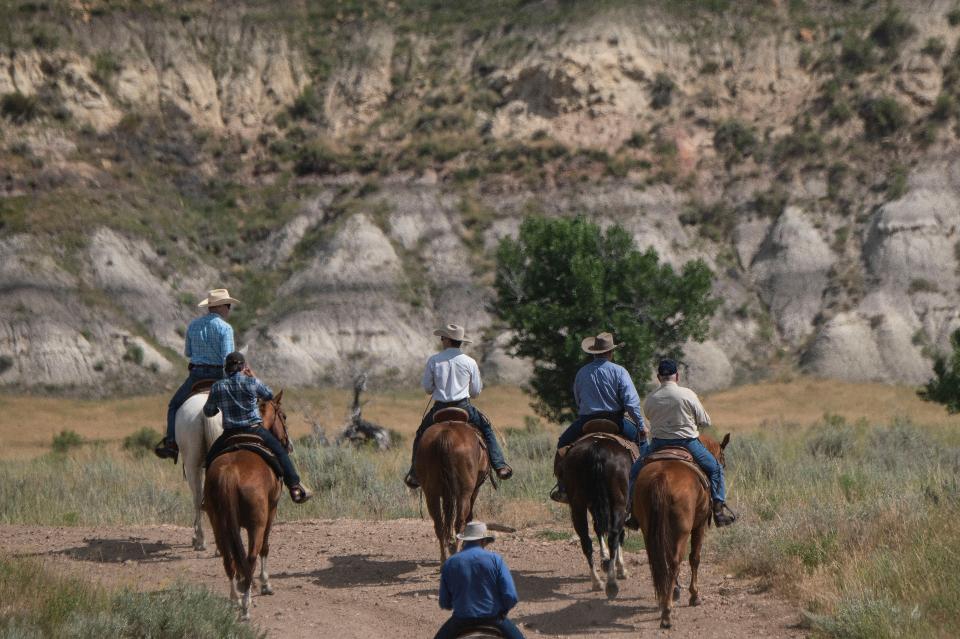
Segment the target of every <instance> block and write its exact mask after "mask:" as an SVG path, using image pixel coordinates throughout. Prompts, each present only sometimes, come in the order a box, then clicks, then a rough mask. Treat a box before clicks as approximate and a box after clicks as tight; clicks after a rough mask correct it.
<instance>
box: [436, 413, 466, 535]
mask: <svg viewBox="0 0 960 639" xmlns="http://www.w3.org/2000/svg"><path fill="white" fill-rule="evenodd" d="M453 439H454V438H453V433H452V432H450V431H445V432H443V433H440V436H439V437H438V438H437V440H436V441H437V446H438V448H439V455H438V456H437V461H439V462H440V480H441V488H440V497H441V503H440V530H441V531H443V542H444V543H450V539H451V538H452V537H453V533H454V530H453V528H454V522H455V521H456V517H457V512H458V509H459V501H460V477H459V474H458V473H457V469H456V468H454V465H453V459H454V455H453V448H454V441H453Z"/></svg>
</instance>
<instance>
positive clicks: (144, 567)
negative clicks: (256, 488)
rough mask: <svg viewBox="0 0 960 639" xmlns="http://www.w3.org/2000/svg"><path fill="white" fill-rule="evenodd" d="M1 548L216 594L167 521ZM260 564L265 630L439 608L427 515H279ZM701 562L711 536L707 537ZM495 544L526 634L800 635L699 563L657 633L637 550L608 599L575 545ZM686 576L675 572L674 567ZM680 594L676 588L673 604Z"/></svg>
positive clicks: (141, 582) (195, 555)
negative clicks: (378, 518)
mask: <svg viewBox="0 0 960 639" xmlns="http://www.w3.org/2000/svg"><path fill="white" fill-rule="evenodd" d="M0 531H2V535H3V539H4V550H5V552H7V553H10V554H15V555H32V556H38V557H41V558H44V559H46V560H48V561H49V562H50V563H52V564H53V565H56V566H67V567H68V570H71V571H75V572H77V573H79V574H81V575H83V576H84V577H86V578H88V579H92V580H97V581H100V582H102V583H104V584H110V585H120V584H122V585H127V586H133V587H136V588H142V589H155V588H161V587H164V586H168V585H170V584H171V583H173V582H175V581H176V580H178V579H179V580H184V581H188V582H194V583H203V584H206V585H208V586H210V587H212V588H214V589H215V590H216V591H218V592H222V593H224V594H226V592H227V585H226V578H225V577H224V574H223V569H222V564H221V563H220V560H219V559H218V558H215V557H214V556H213V552H212V548H211V549H210V550H208V551H206V552H195V551H193V550H191V548H190V529H188V528H183V527H178V526H130V527H123V528H109V527H102V528H44V527H34V526H0ZM272 542H273V543H272V550H271V560H270V562H269V565H268V567H269V570H270V574H271V579H272V582H273V587H274V590H275V591H276V595H274V596H272V597H260V596H256V595H255V596H254V600H253V608H252V610H251V613H252V615H253V623H255V624H257V625H259V626H260V627H261V628H263V629H265V630H267V632H268V636H270V637H279V636H285V637H291V638H298V637H304V638H305V637H311V638H314V637H340V638H342V639H351V638H356V639H370V638H372V637H381V636H394V637H411V638H414V637H428V638H429V637H432V636H433V633H434V632H435V631H436V629H437V627H439V625H440V624H441V623H442V622H443V620H444V619H445V618H446V616H447V613H444V612H442V611H440V609H439V607H438V605H437V600H436V591H437V583H438V578H439V561H438V548H437V544H436V540H435V538H434V537H433V531H432V527H431V524H430V523H429V522H427V521H420V520H399V521H389V522H366V521H352V520H334V521H310V522H294V523H286V524H279V525H278V526H276V528H275V532H274V535H273V538H272ZM706 545H707V556H706V559H707V560H709V548H710V539H709V536H708V538H707V544H706ZM495 549H496V550H497V551H498V552H500V553H501V554H502V555H503V556H504V558H505V559H506V561H507V563H508V565H509V566H510V569H511V571H512V573H513V576H514V579H515V581H516V584H517V590H518V591H519V594H520V599H521V602H520V604H519V605H518V606H517V608H516V609H515V610H514V611H513V613H512V614H511V617H512V618H513V619H514V620H515V621H517V622H518V623H519V624H520V626H521V628H522V629H523V631H524V633H525V634H526V635H527V636H537V635H542V636H552V637H622V636H627V635H629V636H636V635H637V633H640V634H643V635H645V636H650V635H656V636H661V635H662V636H665V637H666V636H669V637H671V638H676V639H679V638H685V637H695V638H697V639H703V638H704V637H710V639H725V638H731V639H732V638H734V637H751V639H753V638H759V637H803V636H805V634H806V633H805V632H804V631H803V630H800V629H797V628H796V627H795V624H796V623H797V622H798V621H799V615H798V613H797V611H796V610H795V609H794V608H792V607H791V606H790V605H788V604H786V603H784V602H783V601H780V600H778V599H776V598H774V597H773V596H771V595H770V594H768V593H758V592H756V589H755V587H754V584H752V583H751V582H749V581H744V580H738V579H732V578H726V577H725V576H724V575H723V574H722V573H720V572H718V570H717V569H716V568H714V567H713V566H711V565H709V563H707V562H705V563H704V565H703V566H702V567H701V584H702V585H701V593H702V594H703V596H704V603H703V605H701V606H699V607H697V608H690V607H688V606H686V605H685V603H682V605H681V606H680V607H679V608H678V609H677V610H676V612H675V616H674V620H675V625H674V629H673V630H671V631H661V630H659V628H658V615H657V612H656V607H655V603H654V600H653V588H652V586H651V584H650V576H649V570H648V568H647V566H646V557H645V556H644V555H643V553H642V552H641V553H628V554H627V567H628V570H629V571H630V578H629V579H627V581H626V582H625V583H622V584H621V590H620V596H619V597H618V598H617V600H616V601H613V602H608V601H607V600H606V598H605V597H604V595H603V593H602V592H593V591H591V590H590V582H589V579H588V578H587V576H586V565H585V562H584V560H583V557H582V555H581V554H580V549H579V545H578V544H576V543H575V542H573V541H572V540H561V541H545V540H544V539H543V538H542V537H541V536H540V535H538V531H537V530H536V529H531V530H523V531H520V532H518V533H516V534H501V535H500V538H499V539H498V540H497V542H496V544H495ZM685 576H686V575H685ZM685 600H686V593H684V598H683V601H685Z"/></svg>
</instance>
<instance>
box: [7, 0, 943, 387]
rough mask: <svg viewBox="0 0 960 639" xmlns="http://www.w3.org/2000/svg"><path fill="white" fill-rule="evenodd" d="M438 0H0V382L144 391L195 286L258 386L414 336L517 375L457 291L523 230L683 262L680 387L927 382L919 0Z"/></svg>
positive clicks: (476, 301)
mask: <svg viewBox="0 0 960 639" xmlns="http://www.w3.org/2000/svg"><path fill="white" fill-rule="evenodd" d="M443 4H447V3H432V2H427V1H426V0H388V1H386V2H360V1H359V0H341V1H333V0H331V1H330V2H324V3H307V2H291V3H283V4H282V5H281V4H276V6H274V5H275V3H268V2H254V1H252V0H249V1H246V2H239V3H209V2H178V3H167V2H143V1H141V2H117V1H111V2H105V1H104V2H97V1H90V2H79V1H71V2H66V1H55V0H51V1H49V2H26V1H17V0H13V1H10V2H4V3H2V4H0V13H2V15H0V25H2V26H0V116H2V119H0V383H2V384H5V385H8V386H11V387H34V388H36V387H39V388H41V389H46V390H54V389H60V390H64V389H71V388H73V389H78V390H80V391H82V392H84V393H89V392H93V393H103V392H116V391H141V390H144V389H145V388H149V389H153V388H156V387H157V386H158V385H162V384H169V383H170V382H171V380H172V379H174V378H175V377H177V376H178V375H179V374H180V370H181V369H182V366H183V360H182V358H181V357H180V356H179V351H180V349H181V347H182V335H183V329H184V326H185V323H186V322H187V321H188V320H189V319H190V318H191V317H192V316H193V315H194V314H195V313H196V310H197V309H196V308H195V303H196V301H197V300H198V299H199V298H201V297H202V294H203V292H204V291H205V289H207V288H212V287H215V286H226V287H229V288H230V289H231V291H232V292H233V293H234V294H235V295H237V296H238V297H240V299H241V300H243V302H244V305H243V306H242V307H241V308H240V309H238V310H239V312H238V314H236V315H235V317H234V320H235V322H234V323H235V325H236V327H237V328H238V330H239V331H240V332H241V339H240V342H241V344H244V345H245V346H246V348H247V350H248V352H249V354H250V356H251V357H252V359H253V361H254V363H255V365H256V366H257V368H258V370H259V371H260V372H261V374H262V375H263V376H265V377H267V378H268V379H270V380H272V381H275V382H276V383H278V384H280V383H282V384H301V385H302V384H325V383H342V382H343V381H344V380H345V379H347V378H349V376H351V375H352V374H353V373H354V372H355V371H357V370H361V369H363V370H368V369H369V370H372V371H373V372H374V373H375V374H376V375H377V376H378V377H379V378H380V379H381V380H382V381H383V382H386V383H398V384H402V383H410V380H412V379H416V377H417V375H418V373H419V368H420V366H421V363H422V360H423V358H424V357H425V355H426V354H428V353H429V352H431V351H432V349H433V346H434V338H432V336H431V334H430V328H431V327H432V326H433V325H434V324H438V323H443V322H446V321H457V322H460V323H463V324H465V325H466V326H467V327H468V328H469V329H470V331H471V332H473V333H474V334H477V335H479V336H480V337H481V338H482V339H480V341H479V344H477V345H476V346H475V347H474V352H475V354H478V355H479V356H478V359H481V360H482V363H483V366H484V368H485V370H486V371H487V374H488V376H489V377H491V378H492V377H499V378H500V379H501V380H502V381H506V382H521V381H522V380H523V379H524V376H525V374H526V371H527V370H528V369H527V366H526V364H525V363H524V362H522V361H517V360H515V359H513V358H511V357H510V356H509V354H508V353H507V352H505V343H506V340H507V336H506V334H505V333H504V331H503V329H502V327H498V326H496V325H495V323H494V322H493V318H492V315H491V312H490V304H491V303H492V295H491V290H490V284H491V282H492V278H493V269H494V261H493V251H494V249H495V247H496V245H497V242H498V240H499V239H500V238H502V237H505V236H508V235H510V234H512V233H515V232H516V230H517V228H518V226H519V223H520V221H521V220H522V219H523V218H524V216H526V215H531V214H547V215H574V214H585V215H588V216H590V217H591V218H593V219H595V220H598V221H600V222H602V223H604V224H607V223H617V224H620V225H623V226H624V227H626V228H627V229H628V230H629V231H630V232H631V233H633V235H634V237H635V238H636V241H637V243H638V245H640V246H641V247H647V246H652V247H654V248H655V249H656V250H657V251H658V253H659V254H660V256H661V258H662V259H664V260H666V261H668V262H670V263H674V264H681V263H683V262H684V261H686V260H688V259H692V258H697V257H700V258H703V259H705V260H706V261H707V262H708V264H709V265H710V266H711V268H713V270H714V272H715V273H716V274H717V282H716V291H715V292H716V295H717V296H719V297H720V298H721V299H722V300H723V306H722V308H721V310H720V311H719V312H718V314H717V316H716V317H715V319H714V322H713V327H712V334H711V337H710V339H708V340H707V341H706V342H704V343H702V344H696V343H692V344H689V345H688V347H687V349H686V359H687V360H688V362H689V364H690V366H691V373H690V374H691V378H692V381H693V384H694V386H695V387H697V388H698V389H700V390H708V389H715V388H720V387H724V386H728V385H731V384H734V383H737V382H739V381H743V380H747V379H756V378H758V377H763V376H767V375H785V374H787V375H789V374H792V373H794V372H800V371H802V372H807V373H811V374H814V375H819V376H826V377H834V378H842V379H849V380H882V381H891V382H906V383H919V382H922V381H924V380H926V379H927V378H928V377H929V376H930V374H931V357H932V355H933V354H934V353H936V352H937V350H938V349H945V348H947V346H948V336H949V334H950V332H951V331H952V330H953V329H955V328H957V327H958V326H960V315H958V310H957V302H958V298H960V294H958V284H960V281H958V277H960V276H958V255H960V248H958V247H960V245H958V237H957V236H956V233H957V228H958V224H960V179H958V178H960V173H958V171H960V164H958V153H957V150H956V149H957V140H958V125H960V122H958V114H960V107H958V105H960V102H958V100H960V48H958V47H957V44H956V43H957V39H958V37H960V10H958V9H957V8H956V7H955V5H954V3H953V2H952V0H950V1H946V2H937V1H932V2H925V3H922V5H923V6H922V7H920V6H919V5H920V3H906V2H904V3H901V4H900V5H899V6H898V5H896V4H893V5H889V6H888V5H886V4H883V3H874V2H848V1H847V2H841V1H839V0H838V1H836V2H828V1H823V2H813V1H808V2H804V1H802V0H800V1H797V0H795V1H792V2H786V1H779V0H769V1H768V2H765V3H764V2H757V3H725V2H697V1H695V0H688V1H685V2H667V1H666V0H664V1H662V2H658V1H653V0H650V1H648V2H636V1H631V2H627V1H625V0H624V1H615V0H604V1H601V2H596V3H579V2H578V3H569V2H563V1H559V0H554V1H547V0H541V1H535V2H531V1H529V0H527V1H521V0H508V1H506V2H492V1H490V2H479V3H476V6H473V7H471V8H470V9H466V8H463V9H460V8H438V7H439V6H440V5H443ZM450 4H459V3H450ZM465 4H466V3H465ZM881 4H883V6H880V5H881ZM317 5H319V6H317ZM727 5H729V6H727ZM740 5H745V7H740ZM746 5H748V6H746ZM861 5H862V6H861ZM281 6H282V7H284V8H282V9H281V8H277V7H281Z"/></svg>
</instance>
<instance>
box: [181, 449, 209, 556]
mask: <svg viewBox="0 0 960 639" xmlns="http://www.w3.org/2000/svg"><path fill="white" fill-rule="evenodd" d="M183 472H184V474H185V475H186V476H187V484H188V485H189V486H190V491H191V492H192V493H193V511H194V516H193V549H194V550H206V549H207V544H206V540H205V539H204V538H203V508H202V505H203V475H204V471H203V466H201V465H200V460H199V459H195V454H194V453H192V452H191V451H186V450H185V451H184V455H183Z"/></svg>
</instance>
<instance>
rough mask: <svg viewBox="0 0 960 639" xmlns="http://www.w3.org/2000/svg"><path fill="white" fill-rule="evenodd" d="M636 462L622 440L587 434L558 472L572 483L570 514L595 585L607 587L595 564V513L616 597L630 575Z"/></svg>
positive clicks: (604, 565)
mask: <svg viewBox="0 0 960 639" xmlns="http://www.w3.org/2000/svg"><path fill="white" fill-rule="evenodd" d="M630 465H631V459H630V453H629V452H628V451H627V450H626V449H625V448H624V447H623V446H622V445H620V444H618V443H617V442H615V441H612V440H610V439H599V438H594V437H591V436H590V435H586V436H584V437H583V438H581V439H579V440H578V441H577V442H576V443H574V444H573V446H571V447H570V450H569V451H568V452H567V454H566V456H564V458H563V460H562V462H560V464H559V468H558V471H559V472H558V477H562V478H563V482H564V485H565V486H566V487H567V495H568V496H569V499H570V519H571V521H572V522H573V528H574V530H576V531H577V536H578V537H579V538H580V549H581V550H583V555H584V556H585V557H586V558H587V565H588V566H589V567H590V578H591V580H592V582H593V589H594V590H600V589H601V588H603V587H604V586H603V584H602V582H601V580H600V575H599V574H598V573H597V569H596V567H595V566H594V563H593V542H592V541H591V539H590V525H589V522H588V521H587V514H588V512H589V514H590V515H592V517H593V530H594V532H595V533H596V534H597V540H598V541H599V542H600V565H601V567H602V568H603V570H604V571H605V572H606V573H607V584H606V594H607V598H608V599H614V598H615V597H616V596H617V593H618V592H619V589H620V587H619V586H618V585H617V578H618V577H619V578H620V579H626V577H627V570H626V568H625V567H624V565H623V553H622V551H621V548H620V546H621V545H622V544H623V537H624V530H623V526H624V522H625V521H626V518H627V481H628V477H629V475H630ZM614 568H616V571H614Z"/></svg>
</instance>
